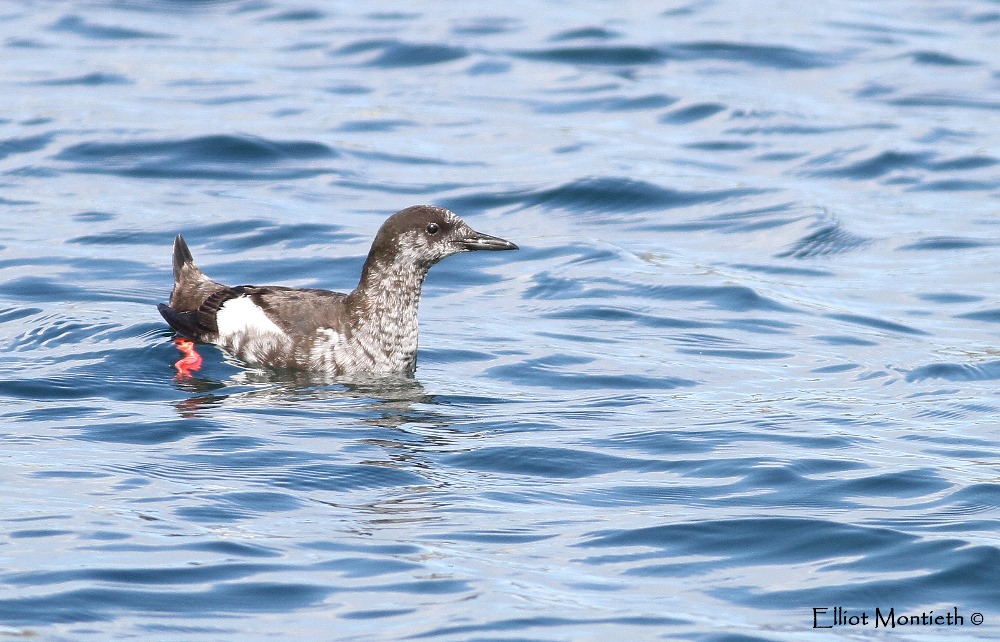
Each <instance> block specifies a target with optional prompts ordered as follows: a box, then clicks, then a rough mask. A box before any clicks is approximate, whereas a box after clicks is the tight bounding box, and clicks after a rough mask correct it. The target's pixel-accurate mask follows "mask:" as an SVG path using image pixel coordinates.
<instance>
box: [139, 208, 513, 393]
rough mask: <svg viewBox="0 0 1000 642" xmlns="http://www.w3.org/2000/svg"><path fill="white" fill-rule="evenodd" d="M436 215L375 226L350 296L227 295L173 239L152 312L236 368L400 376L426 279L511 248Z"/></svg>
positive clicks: (265, 289) (410, 211)
mask: <svg viewBox="0 0 1000 642" xmlns="http://www.w3.org/2000/svg"><path fill="white" fill-rule="evenodd" d="M516 249H517V246H516V245H514V244H513V243H511V242H510V241H505V240H504V239H501V238H497V237H495V236H489V235H487V234H481V233H479V232H476V231H475V230H473V229H472V228H471V227H469V226H468V225H467V224H466V223H465V221H463V220H462V219H461V218H459V217H458V216H457V215H456V214H454V213H453V212H451V211H449V210H446V209H444V208H442V207H433V206H430V205H416V206H413V207H408V208H406V209H404V210H401V211H399V212H396V213H395V214H393V215H392V216H390V217H389V218H388V219H387V220H386V221H385V223H383V224H382V227H381V228H379V231H378V233H377V234H376V235H375V240H374V242H373V243H372V247H371V250H370V251H369V252H368V258H367V260H366V261H365V264H364V268H363V269H362V271H361V280H360V282H359V283H358V287H356V288H355V289H354V291H352V292H351V293H350V294H342V293H340V292H331V291H329V290H318V289H308V288H289V287H282V286H252V285H241V286H236V287H230V286H226V285H222V284H221V283H216V282H215V281H213V280H211V279H210V278H208V277H207V276H205V275H204V274H203V273H202V271H201V270H200V269H198V267H197V266H196V265H195V264H194V258H193V257H192V256H191V251H190V250H188V247H187V243H185V242H184V239H183V238H182V237H181V236H180V235H179V234H178V235H177V238H176V239H175V240H174V256H173V268H174V289H173V292H171V294H170V303H169V305H165V304H162V303H161V304H160V305H159V306H157V307H158V309H159V310H160V314H162V315H163V318H164V319H166V321H167V323H169V324H170V327H172V328H173V329H174V330H175V331H176V332H177V333H178V334H180V335H182V336H184V337H187V338H190V339H193V340H196V341H201V342H204V343H213V344H216V345H218V346H220V347H222V348H224V349H225V350H226V351H228V352H230V353H231V354H233V355H235V356H237V357H239V358H240V359H242V360H243V361H245V362H247V363H249V364H254V365H260V366H265V367H270V368H291V369H295V370H311V371H317V372H324V373H327V374H331V375H356V374H404V375H412V374H413V372H414V371H415V370H416V367H417V306H418V304H419V303H420V289H421V286H422V285H423V282H424V277H425V276H427V271H428V270H429V269H430V268H431V266H432V265H434V264H435V263H437V262H438V261H440V260H441V259H443V258H445V257H447V256H451V255H452V254H458V253H459V252H469V251H472V250H516Z"/></svg>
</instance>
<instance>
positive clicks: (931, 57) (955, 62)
mask: <svg viewBox="0 0 1000 642" xmlns="http://www.w3.org/2000/svg"><path fill="white" fill-rule="evenodd" d="M909 57H910V59H911V60H913V62H914V63H916V64H918V65H930V66H933V67H965V66H970V65H976V64H979V63H976V62H973V61H971V60H965V59H963V58H957V57H955V56H951V55H949V54H946V53H941V52H939V51H914V52H912V53H910V54H909Z"/></svg>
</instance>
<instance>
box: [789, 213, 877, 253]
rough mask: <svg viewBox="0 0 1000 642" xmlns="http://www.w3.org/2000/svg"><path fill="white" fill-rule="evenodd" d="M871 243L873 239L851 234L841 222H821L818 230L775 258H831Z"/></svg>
mask: <svg viewBox="0 0 1000 642" xmlns="http://www.w3.org/2000/svg"><path fill="white" fill-rule="evenodd" d="M869 243H871V239H869V238H865V237H863V236H860V235H858V234H854V233H853V232H849V231H848V230H846V229H844V225H843V223H841V222H840V221H839V220H834V221H832V222H826V221H821V223H820V225H819V228H818V229H817V230H815V231H814V232H811V233H809V234H807V235H806V236H804V237H802V238H801V239H799V240H797V241H795V243H793V244H792V246H791V247H790V248H788V249H787V250H785V251H784V252H779V253H778V254H776V255H775V256H776V257H777V258H795V259H807V258H814V257H817V256H830V255H833V254H843V253H845V252H850V251H851V250H855V249H857V248H859V247H864V246H865V245H868V244H869Z"/></svg>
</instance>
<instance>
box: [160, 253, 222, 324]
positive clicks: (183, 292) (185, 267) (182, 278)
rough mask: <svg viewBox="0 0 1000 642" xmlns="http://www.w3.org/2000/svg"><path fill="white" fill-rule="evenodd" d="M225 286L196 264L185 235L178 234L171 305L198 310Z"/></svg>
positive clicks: (179, 308) (177, 308)
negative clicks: (185, 240) (209, 276)
mask: <svg viewBox="0 0 1000 642" xmlns="http://www.w3.org/2000/svg"><path fill="white" fill-rule="evenodd" d="M224 287H225V286H223V285H221V284H219V283H216V282H215V281H213V280H212V279H210V278H208V277H207V276H205V274H204V273H203V272H202V271H201V270H200V269H199V268H198V266H197V265H195V263H194V257H193V256H191V250H189V249H188V246H187V243H185V242H184V237H183V236H181V235H180V234H178V235H177V238H175V239H174V291H173V292H171V293H170V307H171V308H173V309H174V310H177V311H178V312H186V311H191V310H197V309H198V308H199V307H200V306H201V304H202V303H203V302H204V301H205V299H207V298H208V297H209V296H210V295H211V294H212V293H213V292H216V291H218V290H220V289H224Z"/></svg>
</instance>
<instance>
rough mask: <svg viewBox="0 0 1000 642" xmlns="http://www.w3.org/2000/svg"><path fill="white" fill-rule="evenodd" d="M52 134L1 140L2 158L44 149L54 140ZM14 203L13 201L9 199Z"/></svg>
mask: <svg viewBox="0 0 1000 642" xmlns="http://www.w3.org/2000/svg"><path fill="white" fill-rule="evenodd" d="M53 138H54V136H53V135H52V134H40V135H38V136H28V137H25V138H7V139H5V140H0V160H2V159H4V158H7V157H8V156H13V155H14V154H26V153H28V152H34V151H38V150H39V149H44V148H45V147H46V146H47V145H48V144H49V143H51V142H52V139H53ZM8 202H9V203H11V204H13V202H12V201H8Z"/></svg>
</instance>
